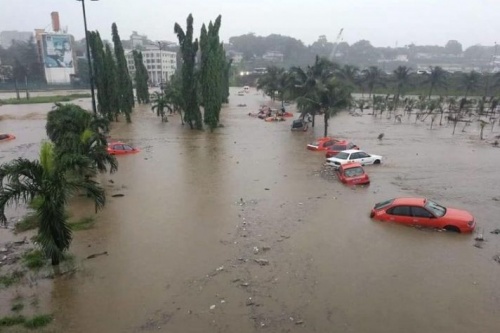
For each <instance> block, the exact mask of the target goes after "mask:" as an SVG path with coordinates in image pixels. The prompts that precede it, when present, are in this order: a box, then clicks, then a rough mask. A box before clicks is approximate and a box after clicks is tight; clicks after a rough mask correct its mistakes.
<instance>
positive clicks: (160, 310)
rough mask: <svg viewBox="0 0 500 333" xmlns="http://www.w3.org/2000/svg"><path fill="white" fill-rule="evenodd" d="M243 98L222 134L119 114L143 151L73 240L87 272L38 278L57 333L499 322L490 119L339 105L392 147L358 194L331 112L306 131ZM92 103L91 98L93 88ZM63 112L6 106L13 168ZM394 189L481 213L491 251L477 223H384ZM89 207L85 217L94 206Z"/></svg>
mask: <svg viewBox="0 0 500 333" xmlns="http://www.w3.org/2000/svg"><path fill="white" fill-rule="evenodd" d="M236 93H237V89H232V90H231V96H230V104H229V105H228V106H227V107H226V108H225V109H224V110H222V111H221V117H222V121H221V122H222V123H223V125H224V127H223V128H219V129H217V130H216V131H215V132H214V133H210V132H209V131H204V132H198V131H191V130H189V129H188V127H187V125H185V126H184V127H183V126H181V122H180V118H179V116H178V115H174V116H171V117H169V122H168V123H161V121H160V118H157V117H156V116H155V114H153V112H151V110H150V109H149V106H139V107H137V108H136V111H135V113H134V115H133V123H132V124H126V123H125V121H121V122H119V123H114V124H113V129H112V132H111V135H112V137H113V138H114V139H120V140H123V141H125V142H127V143H130V144H132V145H134V146H137V147H139V148H140V149H141V152H140V153H138V154H135V155H129V156H119V157H118V161H119V171H118V172H117V173H116V174H113V175H103V176H101V177H100V178H99V179H100V181H101V182H102V183H103V185H104V186H105V187H106V188H107V190H108V202H107V204H106V207H105V208H104V210H103V211H101V212H99V213H98V214H97V217H96V225H95V227H94V228H93V229H90V230H84V231H78V232H75V239H74V241H73V243H72V245H71V252H72V253H74V254H75V255H76V257H77V258H78V259H76V260H77V263H78V265H79V267H80V270H79V271H78V272H77V273H76V274H75V275H74V276H73V277H72V278H57V279H54V280H44V281H41V282H40V283H39V284H38V286H37V287H34V288H35V289H37V290H38V291H37V292H39V294H40V295H41V296H40V297H45V300H42V304H44V306H46V308H45V309H44V311H46V312H50V313H53V314H54V315H55V321H54V324H53V325H52V327H51V329H53V330H55V331H56V332H149V331H157V332H204V333H208V332H224V333H230V332H241V333H247V332H248V333H250V332H260V331H266V332H381V333H382V332H383V333H399V332H453V333H460V332H467V333H469V332H485V333H489V332H492V333H493V332H498V328H499V327H500V289H499V288H498V281H499V278H500V265H499V264H498V263H496V262H495V261H494V260H493V259H492V258H493V256H494V255H496V254H498V253H500V235H494V234H490V231H492V230H493V229H495V228H500V220H499V218H498V217H499V216H500V202H499V201H498V200H500V193H499V190H498V189H499V187H498V186H497V185H496V184H498V183H499V181H500V174H499V173H498V172H497V170H498V166H499V165H500V149H498V148H494V147H492V146H491V145H490V144H487V143H486V142H484V141H483V142H481V141H480V140H479V125H478V124H475V123H473V124H471V126H468V127H467V128H466V132H464V133H462V132H461V126H460V125H459V126H458V127H457V130H456V133H455V135H453V136H452V124H450V125H449V126H447V125H446V124H445V125H443V126H439V125H436V124H434V129H433V130H430V129H429V121H430V119H429V121H428V122H427V123H422V122H420V121H419V122H417V123H415V121H414V118H412V119H410V120H408V119H407V117H404V118H403V123H402V124H395V123H394V119H390V120H389V119H386V115H385V114H384V115H383V117H382V118H380V116H379V117H376V118H374V117H373V116H370V115H366V114H365V115H363V116H362V117H353V116H351V115H349V114H348V113H347V112H345V113H341V114H340V115H338V116H336V117H334V118H332V119H331V121H330V128H329V132H330V134H331V135H333V136H338V137H342V138H347V139H350V140H352V141H353V142H354V143H356V144H357V145H358V146H360V147H361V149H363V150H366V151H367V152H368V153H374V154H379V155H382V156H384V161H383V162H382V164H381V165H379V166H367V167H366V171H367V173H368V174H369V175H370V178H371V185H369V186H368V187H364V188H357V189H353V188H349V187H346V186H344V185H343V184H341V183H340V182H338V181H337V180H335V179H326V178H325V177H322V176H321V174H320V171H321V169H322V164H323V162H324V159H325V157H324V153H322V152H311V151H308V150H306V149H305V146H306V144H307V143H310V142H312V141H314V139H315V138H316V137H320V136H322V133H323V127H322V125H323V122H322V119H321V117H317V118H316V120H317V123H316V128H315V129H314V131H312V130H311V129H310V130H309V131H308V132H291V131H290V125H291V119H288V120H287V121H285V122H277V123H266V122H264V121H262V120H260V119H257V118H252V117H249V116H248V113H249V112H256V110H257V109H258V107H259V105H260V104H262V103H271V101H269V100H268V99H266V98H264V97H262V94H260V93H257V92H255V90H251V91H250V93H249V94H247V95H245V96H237V94H236ZM76 103H78V104H83V105H84V106H86V107H88V108H90V100H89V99H85V100H79V101H76ZM240 103H244V104H246V105H247V106H246V107H236V105H237V104H240ZM276 105H277V104H276ZM50 108H51V105H48V104H37V105H21V106H15V105H4V106H1V107H0V116H1V117H2V121H1V122H0V132H6V133H13V134H14V135H16V137H17V139H16V140H13V141H10V142H4V143H0V162H1V163H4V162H7V161H9V160H11V159H13V158H16V157H19V156H23V157H28V158H36V157H37V154H38V149H39V144H40V141H41V140H42V139H44V138H45V137H46V136H45V114H46V112H47V111H49V110H50ZM365 113H366V111H365ZM429 118H430V117H429ZM438 120H439V119H438ZM436 123H438V121H437V122H436ZM379 133H384V134H385V135H384V138H383V140H380V141H379V140H377V136H378V135H379ZM498 134H499V130H497V129H495V130H494V131H493V132H490V128H489V127H487V128H486V129H485V135H486V136H487V137H488V138H489V139H492V138H493V137H494V136H495V135H498ZM110 180H112V182H110ZM113 194H123V195H124V196H123V197H112V196H111V195H113ZM396 196H426V197H429V198H431V199H434V200H436V201H437V202H439V203H441V204H443V205H448V206H452V207H457V208H463V209H467V210H469V211H470V212H472V214H473V215H474V216H475V218H476V221H477V227H476V232H480V233H483V234H484V237H485V239H486V241H485V242H484V244H483V248H482V249H480V248H476V247H474V246H473V245H474V243H475V242H474V234H473V235H459V234H454V233H448V232H437V231H431V230H419V229H416V228H410V227H405V226H401V225H392V224H387V223H381V222H375V221H372V220H371V219H370V218H369V212H370V209H371V208H372V207H373V205H374V204H375V203H376V202H379V201H383V200H385V199H390V198H393V197H396ZM80 201H81V200H77V201H76V202H75V203H74V204H73V214H75V215H77V216H80V215H81V216H88V215H92V213H93V206H92V205H91V204H90V203H88V202H80ZM20 211H21V210H18V211H17V213H16V212H15V211H14V209H12V210H10V212H9V214H8V217H11V216H15V215H16V214H17V215H19V212H20ZM6 232H7V231H5V230H2V234H1V235H2V237H7V236H4V235H6ZM9 237H10V236H9ZM103 251H107V252H108V254H109V255H107V256H99V257H97V258H95V259H91V260H86V259H84V258H86V257H87V256H89V255H91V254H94V253H100V252H103ZM31 292H35V290H34V289H33V288H32V289H31ZM5 301H6V300H5V299H2V302H5ZM7 301H8V300H7Z"/></svg>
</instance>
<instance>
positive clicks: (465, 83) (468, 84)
mask: <svg viewBox="0 0 500 333" xmlns="http://www.w3.org/2000/svg"><path fill="white" fill-rule="evenodd" d="M480 80H481V74H479V73H478V72H476V71H472V72H470V73H465V74H464V75H463V76H462V79H461V84H460V86H461V87H462V88H463V89H465V95H464V98H465V99H467V96H468V95H469V93H470V92H474V91H476V90H477V89H479V87H480V86H481V84H480V82H479V81H480Z"/></svg>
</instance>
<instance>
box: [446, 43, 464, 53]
mask: <svg viewBox="0 0 500 333" xmlns="http://www.w3.org/2000/svg"><path fill="white" fill-rule="evenodd" d="M444 50H445V52H446V53H449V54H455V55H459V54H462V44H460V43H459V42H458V41H456V40H449V41H448V42H447V43H446V45H445V46H444Z"/></svg>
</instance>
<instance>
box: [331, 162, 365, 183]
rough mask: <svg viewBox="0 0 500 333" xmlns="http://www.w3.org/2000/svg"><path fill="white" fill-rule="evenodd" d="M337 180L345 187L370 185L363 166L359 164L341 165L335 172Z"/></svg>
mask: <svg viewBox="0 0 500 333" xmlns="http://www.w3.org/2000/svg"><path fill="white" fill-rule="evenodd" d="M336 172H337V176H338V177H339V180H340V181H341V182H342V183H344V184H347V185H367V184H370V177H368V175H367V174H366V172H365V170H364V169H363V166H362V165H361V164H359V163H347V164H342V165H341V166H340V167H339V168H338V169H337V170H336Z"/></svg>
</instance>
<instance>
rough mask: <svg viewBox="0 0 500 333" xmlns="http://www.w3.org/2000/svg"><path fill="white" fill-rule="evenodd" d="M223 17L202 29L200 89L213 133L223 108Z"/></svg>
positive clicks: (205, 117)
mask: <svg viewBox="0 0 500 333" xmlns="http://www.w3.org/2000/svg"><path fill="white" fill-rule="evenodd" d="M220 26H221V16H220V15H219V16H218V17H217V18H216V19H215V22H214V23H212V22H210V23H209V25H208V30H207V28H206V27H205V24H203V26H202V27H201V35H200V51H201V69H200V88H201V97H202V101H203V110H204V114H203V117H204V122H205V123H206V124H208V126H209V127H210V130H211V131H213V130H214V129H215V128H216V127H217V124H218V122H219V113H220V110H221V108H222V79H223V76H222V73H223V63H222V60H221V52H220V42H219V30H220Z"/></svg>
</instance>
